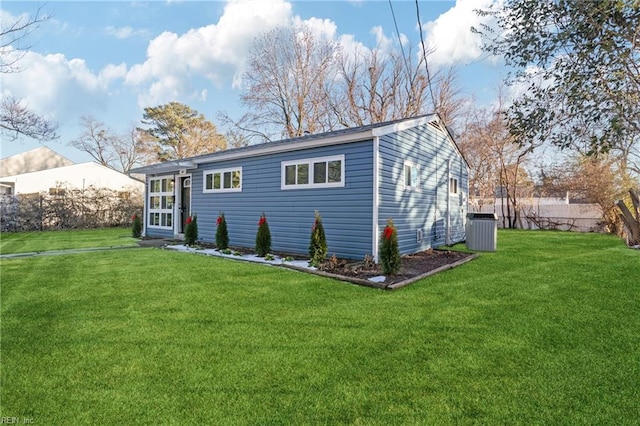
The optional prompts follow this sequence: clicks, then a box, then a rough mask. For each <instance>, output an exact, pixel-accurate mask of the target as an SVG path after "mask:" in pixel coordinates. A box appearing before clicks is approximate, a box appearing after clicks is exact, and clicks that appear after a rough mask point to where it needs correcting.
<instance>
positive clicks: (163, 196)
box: [147, 177, 174, 229]
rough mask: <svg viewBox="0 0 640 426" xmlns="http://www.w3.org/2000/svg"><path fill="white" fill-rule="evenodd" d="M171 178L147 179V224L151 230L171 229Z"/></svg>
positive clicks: (172, 193)
mask: <svg viewBox="0 0 640 426" xmlns="http://www.w3.org/2000/svg"><path fill="white" fill-rule="evenodd" d="M173 183H174V181H173V177H163V178H152V179H149V200H148V202H149V204H148V205H149V209H148V210H149V223H148V224H147V226H149V227H151V228H167V229H172V228H173V200H174V191H173Z"/></svg>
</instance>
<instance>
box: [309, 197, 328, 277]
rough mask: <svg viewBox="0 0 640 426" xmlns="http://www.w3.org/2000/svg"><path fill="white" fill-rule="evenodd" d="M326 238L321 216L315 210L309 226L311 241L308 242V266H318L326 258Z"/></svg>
mask: <svg viewBox="0 0 640 426" xmlns="http://www.w3.org/2000/svg"><path fill="white" fill-rule="evenodd" d="M327 251H328V248H327V239H326V237H325V235H324V227H323V226H322V218H321V217H320V213H319V212H318V211H317V210H316V218H315V221H314V222H313V226H312V227H311V241H310V242H309V256H310V257H311V260H310V261H309V265H310V266H318V265H320V264H321V263H322V262H324V261H325V259H326V258H327Z"/></svg>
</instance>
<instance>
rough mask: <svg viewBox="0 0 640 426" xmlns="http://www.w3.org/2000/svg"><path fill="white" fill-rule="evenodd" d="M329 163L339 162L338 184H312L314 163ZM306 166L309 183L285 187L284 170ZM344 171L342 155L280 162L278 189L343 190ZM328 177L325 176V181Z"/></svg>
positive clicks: (285, 175)
mask: <svg viewBox="0 0 640 426" xmlns="http://www.w3.org/2000/svg"><path fill="white" fill-rule="evenodd" d="M331 161H340V182H325V183H313V165H314V164H315V163H329V162H331ZM300 164H307V165H309V183H307V184H295V185H287V184H286V178H287V174H286V168H287V166H293V165H300ZM344 170H345V162H344V154H342V155H332V156H329V157H314V158H302V159H299V160H290V161H282V162H281V163H280V189H282V190H291V189H312V188H313V189H316V188H317V189H319V188H343V187H344V181H345V176H344ZM328 178H329V177H328V176H327V179H328Z"/></svg>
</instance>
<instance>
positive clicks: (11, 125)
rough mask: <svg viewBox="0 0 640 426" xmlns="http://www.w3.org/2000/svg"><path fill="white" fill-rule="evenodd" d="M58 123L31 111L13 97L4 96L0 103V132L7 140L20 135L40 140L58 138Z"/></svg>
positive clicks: (14, 138)
mask: <svg viewBox="0 0 640 426" xmlns="http://www.w3.org/2000/svg"><path fill="white" fill-rule="evenodd" d="M57 130H58V124H57V123H55V122H53V121H50V120H47V119H45V118H44V117H42V116H40V115H38V114H36V113H35V112H33V111H31V110H30V109H29V108H27V106H25V105H24V103H23V102H21V101H19V100H18V99H15V98H13V97H10V96H8V97H4V98H3V99H2V104H1V105H0V133H1V134H2V135H5V136H7V138H8V139H9V140H12V141H14V140H16V139H18V138H20V137H21V136H26V137H29V138H33V139H36V140H38V141H40V142H46V141H51V140H54V139H57V138H58V134H57Z"/></svg>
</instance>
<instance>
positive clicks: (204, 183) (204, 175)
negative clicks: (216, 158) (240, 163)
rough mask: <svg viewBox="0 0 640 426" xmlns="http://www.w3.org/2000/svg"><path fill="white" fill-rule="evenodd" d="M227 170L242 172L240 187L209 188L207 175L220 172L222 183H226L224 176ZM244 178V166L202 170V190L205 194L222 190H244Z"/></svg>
mask: <svg viewBox="0 0 640 426" xmlns="http://www.w3.org/2000/svg"><path fill="white" fill-rule="evenodd" d="M227 172H231V173H233V172H240V187H239V188H220V189H214V188H211V189H207V175H213V174H215V173H220V184H221V185H223V184H224V180H223V176H224V174H225V173H227ZM242 179H243V171H242V167H229V168H226V169H212V170H205V171H203V172H202V192H203V193H205V194H211V193H216V194H218V193H220V192H242Z"/></svg>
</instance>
